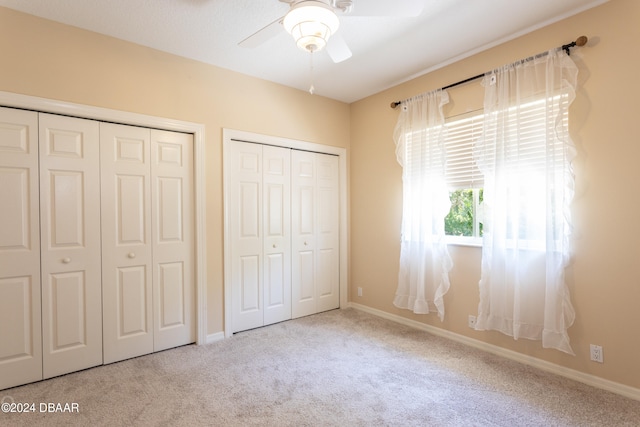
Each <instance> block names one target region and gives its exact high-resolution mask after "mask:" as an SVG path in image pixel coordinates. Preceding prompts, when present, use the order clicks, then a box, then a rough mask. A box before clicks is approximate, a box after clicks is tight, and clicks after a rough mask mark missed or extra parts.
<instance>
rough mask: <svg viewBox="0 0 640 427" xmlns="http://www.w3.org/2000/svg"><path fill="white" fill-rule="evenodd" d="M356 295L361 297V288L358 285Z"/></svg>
mask: <svg viewBox="0 0 640 427" xmlns="http://www.w3.org/2000/svg"><path fill="white" fill-rule="evenodd" d="M358 296H359V297H361V296H362V288H361V287H358Z"/></svg>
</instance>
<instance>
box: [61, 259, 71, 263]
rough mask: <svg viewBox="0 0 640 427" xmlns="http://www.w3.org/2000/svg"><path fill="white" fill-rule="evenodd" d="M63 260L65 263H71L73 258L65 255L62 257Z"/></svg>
mask: <svg viewBox="0 0 640 427" xmlns="http://www.w3.org/2000/svg"><path fill="white" fill-rule="evenodd" d="M62 262H63V263H65V264H69V263H70V262H71V258H69V257H64V258H62Z"/></svg>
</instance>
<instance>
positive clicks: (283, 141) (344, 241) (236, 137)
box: [222, 128, 349, 338]
mask: <svg viewBox="0 0 640 427" xmlns="http://www.w3.org/2000/svg"><path fill="white" fill-rule="evenodd" d="M233 141H241V142H253V143H257V144H263V145H274V146H276V147H284V148H292V149H296V150H304V151H313V152H316V153H323V154H332V155H335V156H338V158H339V162H338V169H339V175H340V177H339V178H340V181H339V184H338V191H339V200H340V212H339V227H340V233H339V236H340V240H339V248H340V308H347V307H348V304H349V303H348V284H347V279H348V277H349V275H348V271H349V270H348V268H349V264H348V242H349V239H348V235H349V229H348V208H347V206H348V205H347V200H348V198H347V196H348V195H347V190H348V186H347V180H348V176H347V164H348V163H347V149H346V148H342V147H334V146H331V145H325V144H318V143H315V142H307V141H300V140H296V139H289V138H282V137H278V136H270V135H263V134H259V133H253V132H245V131H241V130H235V129H227V128H223V129H222V159H223V160H222V168H223V178H222V179H223V184H222V187H223V203H224V335H225V337H226V338H229V337H231V336H233V324H232V323H233V315H232V308H233V303H232V282H231V256H230V255H231V239H230V238H229V236H230V230H231V229H230V224H229V192H228V189H227V183H228V176H227V174H228V171H229V170H230V166H231V159H230V156H229V151H230V150H229V145H230V144H231V143H233Z"/></svg>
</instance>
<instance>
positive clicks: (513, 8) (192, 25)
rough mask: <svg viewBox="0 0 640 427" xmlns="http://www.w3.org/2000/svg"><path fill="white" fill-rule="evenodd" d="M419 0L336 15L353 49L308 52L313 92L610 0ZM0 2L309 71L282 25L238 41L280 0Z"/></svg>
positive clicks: (443, 60)
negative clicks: (412, 13) (377, 12)
mask: <svg viewBox="0 0 640 427" xmlns="http://www.w3.org/2000/svg"><path fill="white" fill-rule="evenodd" d="M399 1H404V0H354V4H355V7H356V8H357V3H358V2H377V3H394V2H399ZM419 1H422V2H424V9H423V12H422V14H421V15H420V16H418V17H414V18H406V17H355V16H348V15H345V16H341V18H340V20H341V24H340V29H339V30H338V31H339V33H341V35H342V37H343V38H344V40H345V41H346V43H347V44H348V45H349V47H350V49H351V51H352V52H353V56H352V57H351V58H350V59H348V60H346V61H344V62H341V63H339V64H334V63H333V62H332V61H331V60H330V59H329V57H328V56H327V53H326V52H324V51H321V52H318V53H316V54H315V55H314V72H313V75H314V78H313V80H314V86H315V89H316V91H315V93H316V94H317V95H321V96H326V97H329V98H333V99H336V100H339V101H344V102H348V103H350V102H353V101H357V100H359V99H362V98H364V97H366V96H369V95H372V94H374V93H377V92H379V91H381V90H384V89H387V88H389V87H392V86H394V85H396V84H399V83H401V82H404V81H407V80H409V79H410V78H412V77H416V76H418V75H420V74H424V73H426V72H428V71H432V70H434V69H437V68H439V67H441V66H444V65H446V64H449V63H452V62H454V61H456V60H459V59H462V58H464V57H466V56H469V55H472V54H474V53H477V52H479V51H481V50H484V49H487V48H489V47H492V46H495V45H497V44H499V43H502V42H504V41H507V40H509V39H512V38H515V37H517V36H520V35H522V34H525V33H527V32H530V31H533V30H535V29H537V28H540V27H542V26H545V25H548V24H550V23H552V22H555V21H557V20H560V19H563V18H565V17H568V16H571V15H573V14H576V13H578V12H581V11H583V10H586V9H589V8H591V7H594V6H597V5H599V4H602V3H605V2H606V1H608V0H419ZM0 6H5V7H9V8H11V9H16V10H19V11H23V12H26V13H29V14H32V15H36V16H40V17H43V18H47V19H51V20H53V21H58V22H62V23H65V24H68V25H72V26H76V27H80V28H84V29H87V30H91V31H95V32H98V33H102V34H106V35H109V36H112V37H116V38H119V39H123V40H128V41H131V42H134V43H137V44H140V45H144V46H148V47H151V48H155V49H158V50H162V51H166V52H169V53H173V54H176V55H180V56H183V57H186V58H191V59H195V60H198V61H201V62H205V63H208V64H212V65H216V66H219V67H222V68H226V69H230V70H233V71H237V72H240V73H243V74H248V75H251V76H255V77H259V78H261V79H265V80H270V81H273V82H276V83H280V84H283V85H286V86H290V87H294V88H298V89H301V90H308V88H309V84H310V81H311V79H310V77H311V73H310V54H308V53H305V52H303V51H302V50H300V49H298V48H297V47H296V45H295V43H294V41H293V39H292V38H291V36H289V35H288V34H287V33H285V31H284V29H282V31H281V32H280V34H278V35H276V36H275V37H273V38H271V39H270V40H268V41H267V42H265V43H263V44H262V45H260V46H258V47H256V48H252V49H248V48H244V47H240V46H238V43H239V42H240V41H242V40H243V39H245V38H246V37H248V36H250V35H251V34H253V33H254V32H256V31H258V30H259V29H260V28H262V27H264V26H266V25H267V24H269V23H271V22H273V21H274V20H277V19H278V18H280V17H282V16H283V15H284V14H285V13H286V12H287V10H288V8H289V6H288V5H287V4H286V3H282V2H280V1H278V0H0ZM580 35H581V34H575V36H576V37H578V36H580ZM585 35H587V36H588V34H585ZM570 41H571V40H558V43H559V44H563V43H566V42H570ZM551 47H552V46H549V48H551ZM476 71H480V72H481V71H484V70H474V72H476ZM452 83H453V82H452Z"/></svg>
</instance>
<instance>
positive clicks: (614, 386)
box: [349, 302, 640, 401]
mask: <svg viewBox="0 0 640 427" xmlns="http://www.w3.org/2000/svg"><path fill="white" fill-rule="evenodd" d="M349 307H353V308H355V309H357V310H361V311H364V312H367V313H370V314H373V315H375V316H378V317H382V318H385V319H388V320H392V321H394V322H397V323H401V324H403V325H406V326H411V327H413V328H416V329H420V330H423V331H426V332H429V333H432V334H434V335H438V336H441V337H444V338H448V339H450V340H452V341H457V342H460V343H462V344H466V345H468V346H471V347H475V348H477V349H480V350H484V351H487V352H489V353H492V354H495V355H498V356H502V357H504V358H507V359H511V360H515V361H516V362H520V363H523V364H525V365H529V366H534V367H536V368H539V369H542V370H544V371H547V372H551V373H553V374H556V375H560V376H562V377H565V378H569V379H571V380H574V381H578V382H581V383H583V384H587V385H590V386H593V387H597V388H599V389H602V390H607V391H610V392H612V393H616V394H619V395H622V396H625V397H628V398H630V399H634V400H638V401H640V389H637V388H635V387H630V386H627V385H624V384H620V383H616V382H614V381H609V380H605V379H604V378H600V377H596V376H595V375H591V374H585V373H584V372H580V371H576V370H574V369H569V368H566V367H564V366H560V365H556V364H555V363H551V362H547V361H545V360H541V359H537V358H535V357H531V356H527V355H526V354H522V353H518V352H515V351H512V350H507V349H504V348H502V347H498V346H496V345H493V344H488V343H486V342H483V341H479V340H476V339H473V338H469V337H465V336H464V335H459V334H456V333H454V332H451V331H447V330H445V329H441V328H436V327H434V326H431V325H427V324H424V323H421V322H416V321H415V320H411V319H407V318H405V317H402V316H398V315H396V314H391V313H387V312H386V311H382V310H378V309H375V308H371V307H367V306H365V305H362V304H358V303H354V302H350V303H349Z"/></svg>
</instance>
